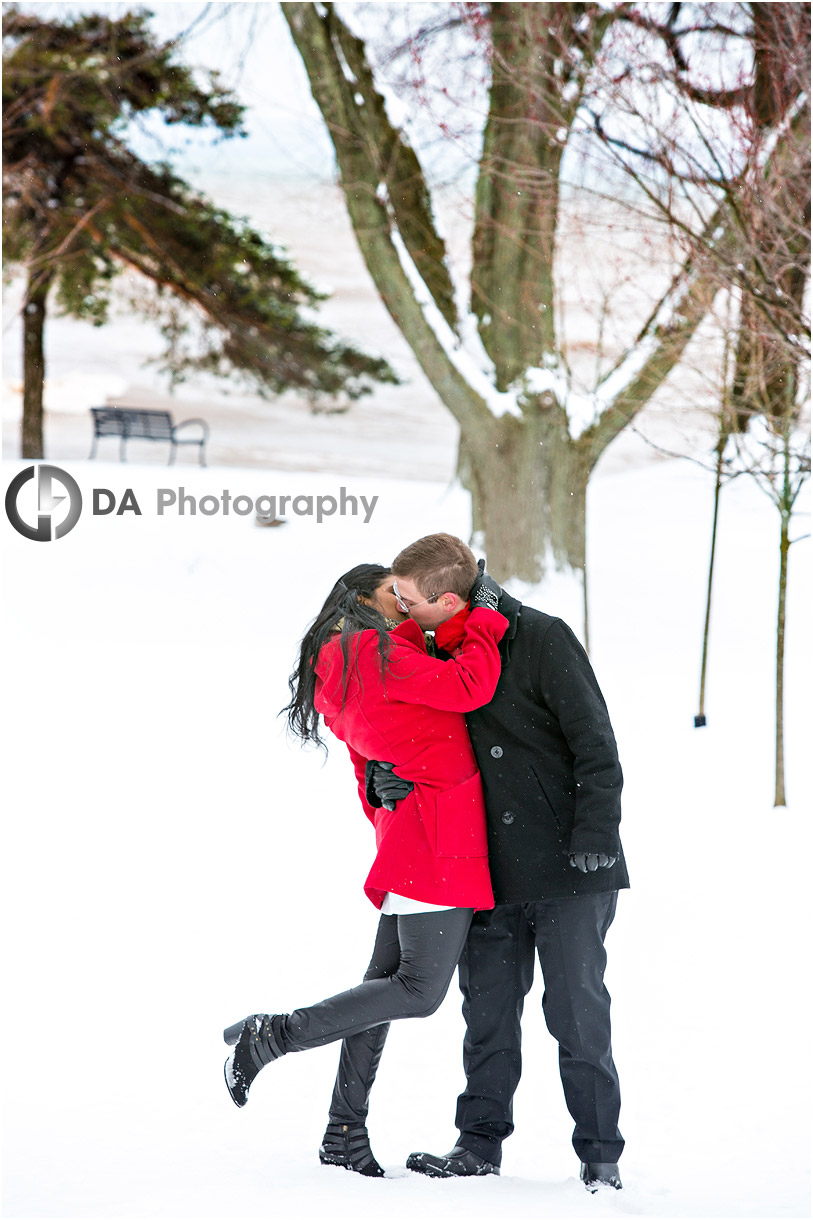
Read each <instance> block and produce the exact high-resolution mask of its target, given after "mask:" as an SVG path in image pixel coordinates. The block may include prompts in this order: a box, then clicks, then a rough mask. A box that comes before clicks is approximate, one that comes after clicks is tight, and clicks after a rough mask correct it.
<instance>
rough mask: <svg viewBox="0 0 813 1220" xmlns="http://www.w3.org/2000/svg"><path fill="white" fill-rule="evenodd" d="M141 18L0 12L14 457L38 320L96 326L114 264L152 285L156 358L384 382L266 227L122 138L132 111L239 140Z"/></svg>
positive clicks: (285, 379) (272, 382)
mask: <svg viewBox="0 0 813 1220" xmlns="http://www.w3.org/2000/svg"><path fill="white" fill-rule="evenodd" d="M150 17H151V14H150V13H148V12H144V11H140V12H129V13H126V14H125V15H124V16H122V17H120V18H118V19H115V20H114V19H111V18H109V17H106V16H104V15H103V14H100V13H93V14H90V15H87V16H82V17H78V18H75V19H66V20H64V21H58V20H51V19H48V20H42V19H40V17H39V16H37V15H36V14H30V13H28V14H27V13H23V12H21V11H20V10H19V9H17V8H14V7H9V9H8V10H7V11H6V13H5V15H4V19H3V40H4V72H3V159H4V169H3V187H4V210H3V232H4V263H5V266H6V269H7V273H10V274H13V273H15V272H17V271H19V270H20V268H23V269H24V270H25V274H26V277H27V283H26V293H25V300H24V306H23V344H24V393H23V435H22V455H23V457H27V458H39V457H42V456H43V410H42V391H43V381H44V374H45V364H44V352H43V331H44V326H45V319H46V308H47V306H48V304H49V302H50V300H51V299H52V298H53V299H55V301H56V303H57V305H58V306H59V308H60V309H61V310H62V312H64V313H67V314H70V315H72V316H73V317H76V318H85V319H87V320H89V321H90V322H92V323H93V324H94V325H98V326H100V325H102V324H103V323H104V322H105V321H106V319H107V316H108V309H109V304H110V292H111V287H112V283H113V280H114V279H115V277H116V275H117V274H118V273H119V272H121V271H122V270H123V269H125V268H131V269H133V270H135V271H136V272H139V273H140V274H141V275H142V276H144V277H146V279H147V280H148V281H150V282H151V284H152V285H153V286H154V287H155V292H154V293H153V294H152V297H151V300H150V301H149V302H148V303H145V305H144V306H143V308H144V309H145V311H146V313H147V314H148V316H151V317H152V318H153V319H154V320H156V321H157V322H158V324H159V326H160V327H161V330H162V333H163V335H164V337H165V339H166V340H167V349H166V353H165V357H164V367H165V370H166V371H167V372H168V373H169V374H170V376H171V377H172V378H173V379H174V380H178V379H181V378H183V377H184V376H186V375H188V374H189V373H190V372H192V371H193V370H201V371H205V372H208V373H214V374H216V375H218V376H224V377H225V376H229V375H234V374H237V375H241V376H243V377H247V378H249V379H250V380H251V382H252V383H253V385H254V387H255V389H259V391H260V393H262V394H265V395H267V394H272V393H279V392H281V391H283V390H285V389H289V388H295V389H299V390H302V391H303V392H304V393H305V394H307V395H309V396H313V395H322V394H326V395H335V394H337V393H338V392H339V391H343V392H344V393H346V394H348V395H349V396H350V397H351V398H357V397H358V396H359V395H361V394H364V393H368V392H369V391H370V390H371V389H372V386H373V384H374V383H375V382H376V381H389V382H394V381H396V380H397V378H396V377H395V374H394V373H393V371H392V370H391V368H390V367H389V365H388V364H387V363H386V361H384V360H382V359H378V358H375V357H371V356H367V355H365V354H364V353H363V352H361V351H359V350H357V349H356V348H355V347H353V346H350V345H348V344H346V343H342V342H341V341H339V340H338V339H337V338H336V337H335V336H333V335H332V334H331V333H330V332H328V331H327V330H325V329H324V328H322V327H320V326H319V325H317V324H316V323H315V322H314V321H313V320H311V318H310V317H309V316H308V315H309V313H310V312H311V311H312V308H313V307H314V306H315V305H317V304H318V302H319V301H320V300H323V299H324V297H323V294H320V293H318V292H317V291H316V290H315V289H314V288H313V287H311V286H310V285H309V284H308V283H307V282H306V281H305V280H304V279H303V278H302V277H301V276H300V275H299V273H298V272H297V271H296V269H295V268H294V267H293V266H292V265H291V263H290V262H289V261H288V260H287V259H286V258H285V257H284V255H283V254H282V253H281V252H280V250H279V249H277V248H276V247H275V246H274V245H273V244H272V243H270V242H269V241H268V240H266V238H264V237H263V236H261V234H259V233H258V232H256V231H255V230H254V229H252V228H251V227H250V226H249V225H248V224H247V223H246V222H245V221H243V220H240V219H237V218H234V217H232V216H230V215H229V214H228V213H227V212H225V211H223V210H222V209H221V208H218V207H216V206H215V205H214V204H213V203H212V202H211V201H210V200H208V199H206V198H205V197H204V196H203V195H202V194H200V193H199V192H198V191H196V190H194V189H193V188H192V187H190V186H189V185H188V184H187V183H186V182H184V181H183V180H182V179H181V178H179V177H178V176H177V175H176V174H175V173H173V171H172V169H171V168H170V166H169V165H168V164H164V163H160V164H149V163H147V162H145V161H144V160H142V159H141V158H139V157H138V156H136V155H135V153H134V152H133V151H132V150H131V149H130V148H129V147H128V144H127V126H128V123H129V122H131V121H132V120H133V119H134V118H135V117H136V116H139V115H145V114H147V113H149V112H152V113H153V114H155V113H157V114H159V115H160V116H161V117H162V118H163V120H164V121H165V122H166V123H167V124H186V125H190V126H195V127H201V128H205V127H208V128H212V129H214V130H215V131H216V132H217V133H218V135H219V136H220V138H223V139H225V138H230V137H239V136H242V135H244V134H245V131H244V128H243V107H242V106H241V105H240V104H239V103H238V101H237V100H236V98H235V97H234V95H233V94H232V93H231V92H230V91H229V90H227V89H225V88H224V87H223V86H222V84H221V83H220V82H219V80H218V77H217V74H216V73H210V74H209V77H208V80H207V81H206V83H205V84H200V83H198V81H199V80H200V79H201V78H200V76H199V74H197V73H195V72H193V70H192V69H190V68H188V67H186V66H185V65H183V64H181V63H179V62H178V60H177V47H176V46H175V44H173V43H161V42H159V41H157V40H156V38H155V36H154V35H153V33H152V32H151V31H150V28H149V21H150Z"/></svg>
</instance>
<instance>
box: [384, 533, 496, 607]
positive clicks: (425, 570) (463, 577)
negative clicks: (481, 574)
mask: <svg viewBox="0 0 813 1220" xmlns="http://www.w3.org/2000/svg"><path fill="white" fill-rule="evenodd" d="M392 571H393V575H394V576H395V577H396V579H397V577H399V576H405V577H406V578H407V580H411V581H412V582H413V583H414V584H415V585H416V586H417V588H418V589H419V590H420V591H421V593H423V595H424V597H434V596H435V595H436V594H438V593H456V594H457V596H458V597H461V598H463V600H464V601H465V599H466V598H467V597H468V595H469V590H470V589H471V586H472V585H473V584H474V582H475V580H476V579H477V560H476V559H475V558H474V555H473V554H472V552H471V551H470V550H469V548H468V547H467V546H466V544H465V542H461V540H460V539H459V538H455V537H454V536H453V535H452V534H427V535H426V537H425V538H419V539H418V541H417V542H413V543H411V544H410V545H409V546H407V547H404V549H403V551H401V552H400V554H398V555H396V557H395V559H394V560H393V562H392Z"/></svg>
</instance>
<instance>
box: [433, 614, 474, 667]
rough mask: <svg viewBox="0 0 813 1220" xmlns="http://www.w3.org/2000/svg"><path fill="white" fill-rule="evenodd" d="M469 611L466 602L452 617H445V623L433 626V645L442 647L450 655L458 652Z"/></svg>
mask: <svg viewBox="0 0 813 1220" xmlns="http://www.w3.org/2000/svg"><path fill="white" fill-rule="evenodd" d="M470 613H471V609H470V607H469V603H468V602H466V604H465V606H464V607H463V609H462V610H458V612H457V614H455V615H453V616H452V618H447V619H446V622H445V623H440V625H439V626H437V627H436V628H435V646H436V647H437V648H442V649H443V651H444V652H448V654H449V656H452V657H453V656H454V655H455V653H457V652H459V650H460V646H461V645H462V643H463V636H464V635H465V633H466V623H467V622H468V618H469V614H470Z"/></svg>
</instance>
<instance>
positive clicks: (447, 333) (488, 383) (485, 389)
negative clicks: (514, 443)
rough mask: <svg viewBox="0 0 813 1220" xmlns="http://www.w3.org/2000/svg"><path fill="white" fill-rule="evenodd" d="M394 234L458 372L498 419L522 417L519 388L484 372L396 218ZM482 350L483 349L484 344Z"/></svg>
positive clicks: (418, 294)
mask: <svg viewBox="0 0 813 1220" xmlns="http://www.w3.org/2000/svg"><path fill="white" fill-rule="evenodd" d="M381 185H382V184H379V187H378V190H377V192H376V194H377V195H378V197H379V198H381V196H380V194H379V192H380V191H381ZM390 238H391V240H392V244H393V245H394V246H395V250H396V252H397V254H398V258H399V261H400V263H401V266H402V268H403V270H404V272H405V274H406V276H407V279H408V280H409V282H410V284H411V286H412V290H413V292H414V294H415V300H416V301H417V302H418V304H419V305H420V307H421V310H422V312H423V316H424V318H425V319H426V321H427V323H428V325H429V326H430V328H431V330H432V332H433V333H434V335H435V338H436V339H437V341H438V343H439V344H440V346H441V347H442V348H443V350H444V351H445V352H446V354H447V356H448V357H449V359H450V360H451V362H452V364H453V365H454V366H455V368H456V369H457V371H458V373H460V375H461V377H462V378H463V379H464V381H466V382H467V383H468V384H469V385H470V386H471V388H472V390H473V391H474V392H475V394H478V395H479V397H480V398H481V399H482V400H483V403H484V405H485V406H486V407H487V408H488V409H489V410H490V411H491V413H492V414H493V415H494V416H495V417H496V418H497V419H499V418H500V417H501V416H502V415H505V414H510V415H515V416H517V417H518V418H519V417H521V415H522V411H521V409H520V407H519V403H518V402H517V390H516V389H514V390H510V391H500V390H498V389H497V388H496V386H495V385H494V383H493V381H492V380H491V379H490V378H489V376H488V375H487V374H486V373H485V372H483V369H482V367H480V366H479V365H478V363H477V361H476V359H475V357H474V355H473V354H472V353H470V352H469V351H467V350H466V348H465V347H464V346H463V343H462V342H461V339H460V338H458V336H457V335H456V334H455V333H454V331H453V330H452V328H451V327H450V326H449V324H448V322H447V321H446V319H445V318H444V316H443V314H442V313H441V312H440V310H439V309H438V307H437V305H436V304H435V302H434V300H433V299H432V294H431V293H430V291H429V289H428V288H427V286H426V283H425V282H424V279H423V277H422V276H421V274H420V272H419V271H418V268H417V267H416V266H415V263H414V261H413V259H412V257H411V255H410V253H409V251H408V250H407V248H406V245H405V244H404V239H403V238H402V237H401V234H400V233H399V231H398V229H397V228H396V227H395V222H394V220H393V223H392V226H391V228H390ZM473 331H474V327H472V326H467V327H466V328H465V329H464V330H462V331H461V333H462V334H463V335H464V336H465V337H466V338H469V339H470V337H471V335H472V333H473ZM480 351H481V352H482V347H481V348H480ZM478 354H479V353H478Z"/></svg>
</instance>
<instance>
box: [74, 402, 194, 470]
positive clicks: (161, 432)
mask: <svg viewBox="0 0 813 1220" xmlns="http://www.w3.org/2000/svg"><path fill="white" fill-rule="evenodd" d="M90 413H91V415H92V416H93V448H92V449H91V451H90V456H91V459H92V458H95V456H96V445H97V442H98V440H99V437H100V436H118V437H121V453H120V457H121V461H122V462H126V461H127V458H126V456H125V445H126V444H127V441H129V440H131V439H133V438H135V439H137V440H146V441H169V443H170V445H171V448H170V451H169V463H168V465H170V466H171V465H172V463H173V462H174V461H175V449H176V446H178V445H199V446H200V464H201V466H205V465H206V460H205V455H204V445H205V444H206V442H207V440H208V439H209V425H208V424H207V423H206V420H205V419H185V420H183V421H182V422H181V423H179V424H174V423H173V422H172V416H171V415H170V413H169V411H142V410H141V408H140V407H91V408H90ZM190 424H195V425H197V427H199V428H200V429H201V434H200V436H178V433H179V432H180V430H181V429H182V428H188V427H189V425H190Z"/></svg>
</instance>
